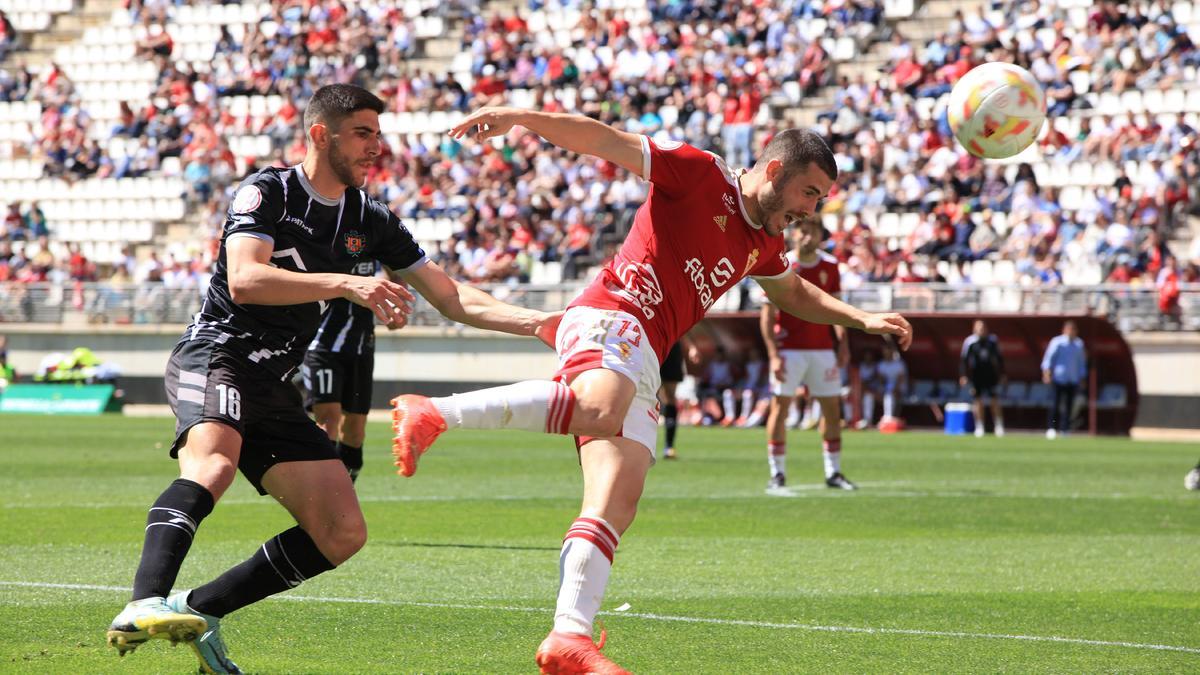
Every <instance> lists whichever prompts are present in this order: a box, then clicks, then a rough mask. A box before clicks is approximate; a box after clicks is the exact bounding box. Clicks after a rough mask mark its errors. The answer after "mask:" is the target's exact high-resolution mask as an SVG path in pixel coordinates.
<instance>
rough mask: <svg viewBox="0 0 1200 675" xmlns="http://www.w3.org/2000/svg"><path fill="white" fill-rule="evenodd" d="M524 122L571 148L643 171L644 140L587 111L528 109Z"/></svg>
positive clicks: (523, 123)
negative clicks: (553, 111) (610, 124)
mask: <svg viewBox="0 0 1200 675" xmlns="http://www.w3.org/2000/svg"><path fill="white" fill-rule="evenodd" d="M520 119H521V121H520V124H521V126H523V127H525V128H526V129H529V130H530V131H532V132H533V133H535V134H537V135H538V136H541V137H542V138H544V139H546V140H547V141H549V142H551V143H553V144H554V145H557V146H558V147H560V148H565V149H567V150H570V151H571V152H577V153H580V154H583V155H592V156H593V157H599V158H601V159H607V160H608V161H610V162H612V163H614V164H617V165H619V166H621V167H624V168H625V169H627V170H629V171H632V172H633V173H635V174H637V175H639V176H640V175H641V173H642V140H641V139H640V138H638V137H637V135H636V134H630V133H626V132H624V131H621V130H620V129H614V128H613V127H610V126H609V125H607V124H605V123H603V122H599V121H597V120H594V119H592V118H590V117H586V116H584V115H569V114H565V113H547V112H540V111H536V110H530V111H527V112H526V114H525V115H523V116H522V117H521V118H520Z"/></svg>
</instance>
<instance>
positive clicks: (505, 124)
mask: <svg viewBox="0 0 1200 675" xmlns="http://www.w3.org/2000/svg"><path fill="white" fill-rule="evenodd" d="M524 113H525V111H524V110H521V109H520V108H501V107H495V106H488V107H486V108H480V109H479V110H476V111H475V112H473V113H471V114H470V115H467V116H466V117H464V118H463V120H462V121H461V122H459V123H458V124H456V125H454V127H452V128H451V129H450V131H449V134H450V138H455V139H461V138H462V137H463V136H470V137H471V138H473V139H475V140H476V141H484V140H487V139H489V138H494V137H496V136H502V135H504V134H506V133H508V130H509V129H512V128H513V126H514V125H516V123H517V120H518V119H519V118H520V116H521V115H523V114H524Z"/></svg>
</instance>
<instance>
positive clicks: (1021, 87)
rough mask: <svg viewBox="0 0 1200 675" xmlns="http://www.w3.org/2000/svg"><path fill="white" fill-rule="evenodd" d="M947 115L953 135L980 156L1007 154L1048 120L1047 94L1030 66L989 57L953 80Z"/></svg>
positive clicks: (1025, 143)
mask: <svg viewBox="0 0 1200 675" xmlns="http://www.w3.org/2000/svg"><path fill="white" fill-rule="evenodd" d="M946 115H947V118H948V120H949V122H950V129H951V130H953V131H954V137H955V138H957V139H958V142H959V143H961V144H962V146H963V147H964V148H966V150H967V152H969V153H971V154H972V155H975V156H976V157H983V158H986V159H1003V158H1005V157H1012V156H1013V155H1016V154H1018V153H1020V152H1021V151H1022V150H1024V149H1025V148H1027V147H1029V145H1030V144H1031V143H1033V141H1034V139H1036V138H1037V136H1038V132H1040V131H1041V130H1042V123H1043V122H1045V120H1046V94H1045V92H1043V91H1042V87H1041V85H1040V84H1038V81H1037V80H1036V79H1034V77H1033V75H1031V74H1030V73H1029V71H1027V70H1025V69H1024V68H1021V67H1020V66H1014V65H1012V64H1011V63H998V62H993V63H985V64H983V65H980V66H976V67H974V68H972V69H971V70H970V71H969V72H968V73H967V74H966V75H963V76H962V78H961V79H959V81H958V82H956V83H955V84H954V89H953V90H951V92H950V102H949V103H948V104H947V109H946Z"/></svg>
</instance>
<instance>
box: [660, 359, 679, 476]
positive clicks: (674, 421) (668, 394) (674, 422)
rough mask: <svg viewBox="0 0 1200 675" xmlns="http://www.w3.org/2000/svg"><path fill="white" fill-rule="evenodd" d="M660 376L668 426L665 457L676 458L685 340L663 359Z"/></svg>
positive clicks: (661, 399) (665, 422)
mask: <svg viewBox="0 0 1200 675" xmlns="http://www.w3.org/2000/svg"><path fill="white" fill-rule="evenodd" d="M658 376H659V377H660V378H662V386H661V387H660V388H659V390H658V400H659V401H661V402H662V413H663V425H664V426H665V428H666V436H667V438H666V441H667V442H666V444H665V445H664V446H663V459H675V458H676V457H678V455H676V454H675V430H676V429H677V428H678V427H679V400H678V399H677V398H676V396H675V390H676V389H677V388H678V387H679V383H680V382H683V341H682V340H680V341H678V342H676V343H675V344H673V345H671V351H669V352H667V358H665V359H663V362H662V365H661V366H659V368H658Z"/></svg>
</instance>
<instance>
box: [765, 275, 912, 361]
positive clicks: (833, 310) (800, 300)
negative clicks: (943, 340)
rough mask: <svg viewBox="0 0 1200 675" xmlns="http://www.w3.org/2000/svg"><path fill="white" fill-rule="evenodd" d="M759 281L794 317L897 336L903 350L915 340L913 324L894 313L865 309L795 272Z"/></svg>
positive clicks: (779, 304)
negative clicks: (847, 301)
mask: <svg viewBox="0 0 1200 675" xmlns="http://www.w3.org/2000/svg"><path fill="white" fill-rule="evenodd" d="M758 283H759V285H760V286H762V288H763V290H764V291H766V293H767V298H768V299H769V300H770V301H771V303H772V304H774V305H775V306H776V307H778V308H779V309H780V310H782V311H784V312H787V313H788V314H791V315H792V316H796V317H799V318H801V319H804V320H805V321H811V322H813V323H824V324H831V325H834V326H845V327H847V328H856V329H858V330H861V331H866V332H868V333H871V334H873V335H891V336H894V337H895V338H896V339H897V342H898V343H899V345H900V349H901V350H902V351H903V350H906V349H908V346H909V345H910V344H911V343H912V326H911V325H909V323H908V321H907V320H906V319H905V318H904V317H902V316H900V315H899V314H896V313H894V312H886V313H882V314H872V313H870V312H864V311H863V310H861V309H858V308H857V307H854V306H852V305H849V304H847V303H845V302H842V301H841V300H838V299H837V298H835V297H833V296H832V295H830V294H828V293H826V292H825V291H822V290H821V289H820V288H817V287H816V286H814V285H813V284H810V283H809V282H807V281H805V280H804V279H801V278H800V277H799V276H798V275H795V274H788V275H785V276H783V277H781V278H778V279H769V278H768V279H759V280H758Z"/></svg>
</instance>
